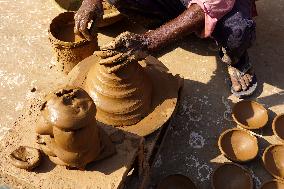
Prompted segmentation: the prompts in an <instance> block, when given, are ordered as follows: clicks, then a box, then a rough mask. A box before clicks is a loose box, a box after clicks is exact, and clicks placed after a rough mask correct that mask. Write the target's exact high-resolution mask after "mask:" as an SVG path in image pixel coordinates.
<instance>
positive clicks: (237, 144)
mask: <svg viewBox="0 0 284 189" xmlns="http://www.w3.org/2000/svg"><path fill="white" fill-rule="evenodd" d="M218 146H219V149H220V151H221V153H222V154H224V155H225V156H226V157H227V158H228V159H230V160H232V161H235V162H247V161H250V160H252V159H254V158H255V157H256V156H257V154H258V142H257V138H256V137H255V136H253V135H251V134H250V133H248V132H247V131H244V130H241V129H229V130H227V131H225V132H223V133H222V134H221V135H220V137H219V140H218Z"/></svg>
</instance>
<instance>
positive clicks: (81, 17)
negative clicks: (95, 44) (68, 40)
mask: <svg viewBox="0 0 284 189" xmlns="http://www.w3.org/2000/svg"><path fill="white" fill-rule="evenodd" d="M102 15H103V5H102V0H84V1H83V2H82V5H81V7H80V9H79V10H78V11H77V13H76V14H75V17H74V19H75V28H74V31H75V33H76V34H77V35H80V36H82V37H84V38H86V39H87V40H89V41H90V40H91V39H92V36H91V34H90V32H89V31H88V23H89V22H90V21H91V20H93V21H95V20H96V19H100V18H102Z"/></svg>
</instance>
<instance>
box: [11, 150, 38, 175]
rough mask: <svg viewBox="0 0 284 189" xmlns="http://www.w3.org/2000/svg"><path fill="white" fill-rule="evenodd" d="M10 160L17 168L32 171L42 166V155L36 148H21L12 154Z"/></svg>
mask: <svg viewBox="0 0 284 189" xmlns="http://www.w3.org/2000/svg"><path fill="white" fill-rule="evenodd" d="M10 160H11V163H12V164H13V165H14V166H15V167H18V168H20V169H26V170H32V169H34V168H35V167H37V166H38V165H39V164H40V161H41V153H40V151H39V150H38V149H36V148H32V147H28V146H20V147H18V148H17V149H15V150H14V151H13V152H12V153H11V154H10Z"/></svg>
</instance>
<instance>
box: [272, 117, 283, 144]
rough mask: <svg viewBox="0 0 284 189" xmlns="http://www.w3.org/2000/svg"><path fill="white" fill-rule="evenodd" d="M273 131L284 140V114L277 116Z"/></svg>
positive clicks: (273, 123)
mask: <svg viewBox="0 0 284 189" xmlns="http://www.w3.org/2000/svg"><path fill="white" fill-rule="evenodd" d="M272 130H273V133H274V134H275V135H276V136H277V137H278V138H279V139H281V140H283V141H284V114H280V115H278V116H276V117H275V118H274V120H273V122H272Z"/></svg>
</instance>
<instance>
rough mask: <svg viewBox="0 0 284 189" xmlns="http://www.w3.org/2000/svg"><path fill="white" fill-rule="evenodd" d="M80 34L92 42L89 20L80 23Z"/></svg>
mask: <svg viewBox="0 0 284 189" xmlns="http://www.w3.org/2000/svg"><path fill="white" fill-rule="evenodd" d="M79 30H80V32H81V33H82V35H83V36H84V38H85V39H87V40H88V41H91V40H92V36H91V34H90V32H89V30H88V21H87V20H82V21H81V22H80V29H79Z"/></svg>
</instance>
